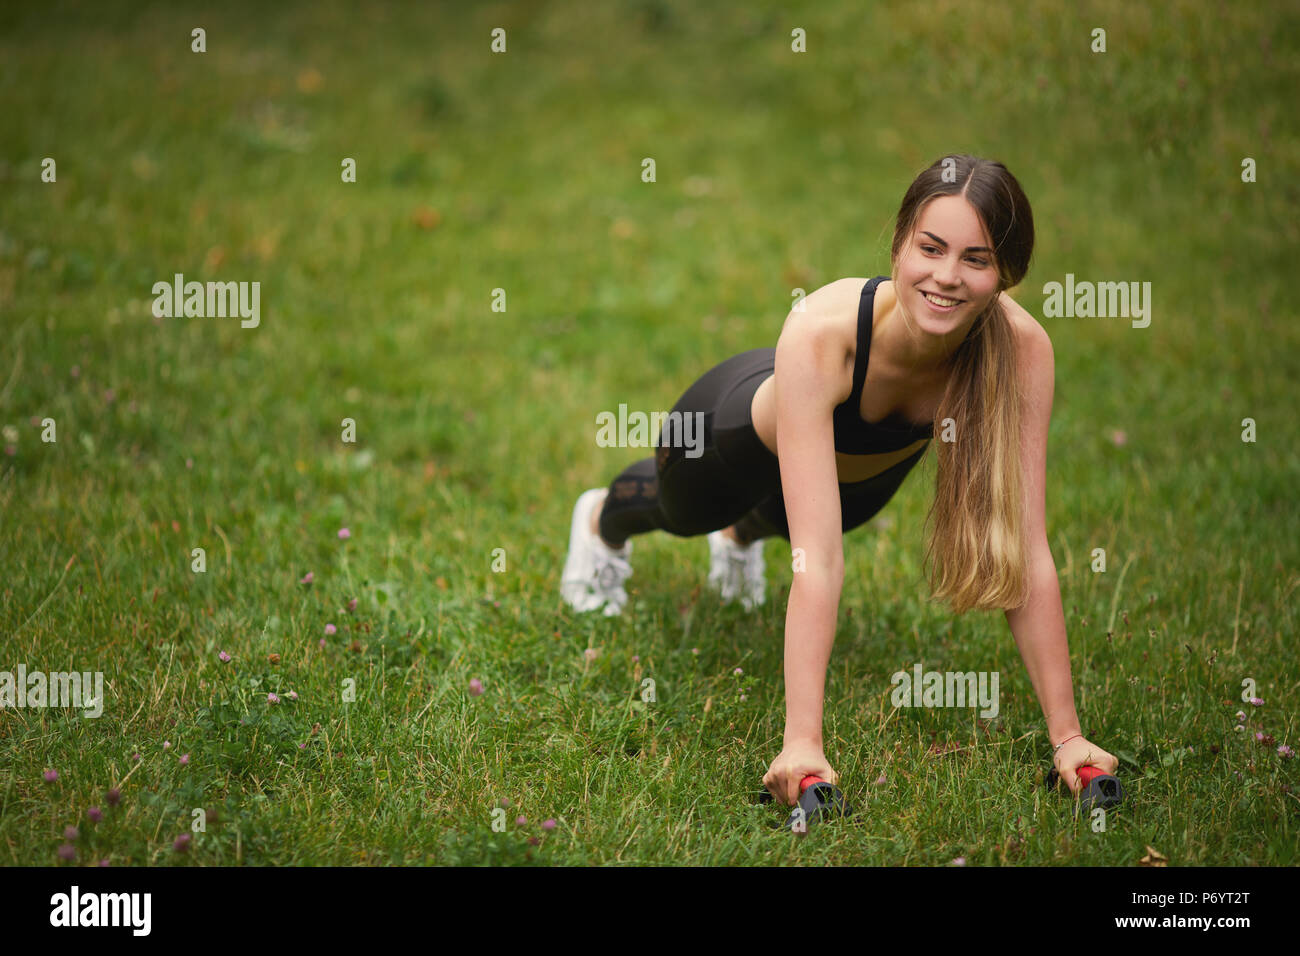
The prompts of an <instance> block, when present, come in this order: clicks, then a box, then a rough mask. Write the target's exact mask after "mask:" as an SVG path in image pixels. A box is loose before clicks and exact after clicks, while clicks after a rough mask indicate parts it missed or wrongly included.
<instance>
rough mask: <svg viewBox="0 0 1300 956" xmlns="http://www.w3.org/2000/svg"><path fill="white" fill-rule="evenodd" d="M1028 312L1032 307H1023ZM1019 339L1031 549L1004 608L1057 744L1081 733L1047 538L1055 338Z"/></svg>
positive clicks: (1034, 330) (1033, 327)
mask: <svg viewBox="0 0 1300 956" xmlns="http://www.w3.org/2000/svg"><path fill="white" fill-rule="evenodd" d="M1025 315H1026V316H1027V315H1028V313H1025ZM1024 328H1025V329H1026V332H1025V334H1023V335H1022V336H1021V337H1020V339H1019V366H1020V375H1021V386H1022V398H1023V401H1024V405H1023V412H1022V414H1021V436H1022V438H1021V446H1020V447H1021V463H1022V472H1023V475H1024V492H1025V512H1024V513H1025V520H1026V521H1027V523H1028V527H1027V529H1026V532H1027V541H1028V542H1029V545H1028V546H1029V554H1028V561H1027V566H1026V569H1025V573H1026V574H1027V575H1028V577H1029V598H1028V600H1027V601H1026V603H1025V605H1024V606H1023V607H1019V608H1011V609H1008V610H1007V612H1006V617H1007V624H1008V625H1010V627H1011V633H1012V635H1013V636H1014V637H1015V640H1016V646H1017V647H1018V648H1019V649H1020V657H1021V659H1023V660H1024V662H1025V670H1027V671H1028V672H1029V680H1030V683H1032V684H1033V685H1034V693H1035V694H1037V695H1038V703H1039V705H1040V706H1041V707H1042V709H1043V717H1044V718H1046V720H1047V734H1048V736H1049V737H1050V738H1051V741H1052V743H1053V744H1059V743H1060V742H1061V741H1062V740H1065V739H1066V738H1067V737H1069V736H1071V735H1073V734H1077V733H1080V730H1079V716H1078V714H1077V713H1076V712H1075V709H1074V684H1073V682H1072V681H1071V678H1070V647H1069V644H1068V642H1067V640H1066V635H1065V613H1064V611H1063V610H1062V608H1061V588H1060V583H1059V582H1058V581H1057V577H1056V562H1055V561H1053V560H1052V551H1051V549H1050V548H1049V547H1048V544H1047V522H1046V484H1047V429H1048V425H1049V424H1050V423H1051V419H1052V393H1053V390H1054V388H1055V381H1056V369H1055V358H1054V356H1053V354H1052V340H1051V339H1050V338H1048V335H1047V333H1046V332H1045V331H1044V330H1043V328H1042V326H1040V325H1039V324H1038V323H1037V322H1035V321H1033V319H1032V317H1029V323H1028V324H1026V325H1025V326H1024Z"/></svg>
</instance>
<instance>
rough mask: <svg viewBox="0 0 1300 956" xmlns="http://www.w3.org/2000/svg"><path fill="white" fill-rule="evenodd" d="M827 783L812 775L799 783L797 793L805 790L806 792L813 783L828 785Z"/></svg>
mask: <svg viewBox="0 0 1300 956" xmlns="http://www.w3.org/2000/svg"><path fill="white" fill-rule="evenodd" d="M828 782H829V781H826V780H823V779H822V778H821V777H816V776H813V775H812V774H809V775H808V776H806V777H804V778H803V779H802V780H800V781H799V792H800V793H803V792H804V791H805V790H807V789H808V788H809V787H811V786H812V785H813V784H815V783H828Z"/></svg>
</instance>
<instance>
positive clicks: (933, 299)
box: [921, 292, 959, 308]
mask: <svg viewBox="0 0 1300 956" xmlns="http://www.w3.org/2000/svg"><path fill="white" fill-rule="evenodd" d="M921 295H923V296H925V297H926V298H927V299H929V300H930V301H931V302H933V303H934V304H935V305H941V306H943V307H944V308H947V307H948V306H951V305H956V304H957V302H958V301H959V300H957V299H943V298H940V297H939V296H937V295H930V293H928V292H922V293H921Z"/></svg>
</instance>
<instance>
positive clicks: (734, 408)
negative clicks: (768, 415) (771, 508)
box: [597, 348, 780, 548]
mask: <svg viewBox="0 0 1300 956" xmlns="http://www.w3.org/2000/svg"><path fill="white" fill-rule="evenodd" d="M774 356H775V350H774V349H771V348H767V349H752V350H750V351H749V352H743V353H741V354H740V355H735V356H732V357H731V358H729V359H727V360H726V361H725V362H722V363H721V364H719V365H716V366H714V367H713V368H712V369H710V370H709V371H708V372H706V373H705V374H704V375H703V376H702V377H701V378H700V379H699V380H698V381H697V382H695V384H693V385H692V386H691V387H690V388H689V389H687V390H686V392H685V393H684V394H683V395H682V397H681V398H680V399H679V400H678V401H677V404H676V405H674V406H673V411H674V412H677V413H679V414H678V416H676V417H675V418H669V420H668V421H667V422H666V423H665V425H664V429H663V433H662V434H661V435H660V440H659V446H658V447H657V449H656V453H655V457H654V458H643V459H641V460H640V461H638V462H636V463H635V464H633V465H631V466H629V467H628V468H626V469H624V471H623V472H622V473H621V474H619V476H618V477H617V478H615V479H614V481H613V482H612V483H611V484H610V487H609V492H608V494H607V496H606V498H605V503H604V506H603V507H602V508H601V510H600V513H599V517H598V518H597V523H598V529H597V530H598V531H599V533H600V536H601V538H602V539H603V540H604V541H605V543H606V544H607V545H609V546H610V547H615V548H617V547H621V546H622V544H623V542H624V541H626V540H627V538H628V537H630V536H631V535H635V534H644V533H645V532H647V531H654V530H660V531H667V532H668V533H669V534H672V535H676V536H677V537H683V538H688V537H694V536H695V535H700V534H707V533H708V532H710V531H716V530H718V529H719V528H726V527H729V526H731V525H733V524H735V523H736V522H737V521H739V520H740V519H743V518H744V517H745V515H746V513H747V512H748V511H749V510H750V509H751V508H753V506H754V504H755V503H756V502H757V501H759V500H761V499H763V498H765V497H767V496H769V495H770V494H771V493H772V491H773V487H774V485H775V488H776V490H777V491H778V493H779V487H780V470H779V467H778V466H777V463H776V456H774V455H772V453H771V452H769V451H768V450H767V449H766V448H765V447H763V445H762V443H761V442H759V441H758V438H757V436H756V435H755V434H754V430H753V425H752V422H751V421H750V418H749V405H750V402H751V400H752V399H753V395H754V392H755V391H756V390H757V388H758V386H759V385H760V384H761V383H762V381H763V379H765V378H766V377H767V376H768V375H770V374H771V371H772V368H773V363H774ZM688 415H690V416H697V415H698V416H701V417H700V418H696V419H692V421H691V425H694V424H695V423H696V421H699V422H701V423H702V426H703V429H702V431H703V435H702V436H701V435H700V434H699V433H698V432H694V433H693V432H692V431H691V430H690V429H689V427H688V429H687V430H686V431H685V433H683V431H682V429H681V427H680V426H681V423H684V422H685V421H686V416H688ZM692 434H694V439H693V441H692V447H688V445H687V442H686V441H685V440H684V439H685V437H686V436H689V435H692ZM701 438H702V441H701ZM755 445H757V449H755V447H754V446H755ZM697 450H698V451H699V454H698V455H696V456H694V457H692V455H694V453H695V452H696V451H697ZM759 452H761V453H762V454H761V455H760V454H759ZM763 455H765V456H766V460H765V459H764V458H763V457H762V456H763ZM745 533H748V534H750V535H751V537H749V539H748V540H751V541H752V540H756V539H757V538H758V537H765V536H767V534H770V533H771V531H770V530H767V529H766V528H765V527H764V526H763V525H760V524H758V523H755V522H753V521H750V522H748V523H746V524H744V525H742V528H738V529H737V536H739V535H742V534H745Z"/></svg>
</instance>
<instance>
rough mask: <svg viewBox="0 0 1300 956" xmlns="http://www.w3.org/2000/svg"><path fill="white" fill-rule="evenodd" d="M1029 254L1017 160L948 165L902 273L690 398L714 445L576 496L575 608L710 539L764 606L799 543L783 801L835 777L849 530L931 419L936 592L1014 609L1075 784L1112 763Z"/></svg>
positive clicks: (718, 375) (860, 283)
mask: <svg viewBox="0 0 1300 956" xmlns="http://www.w3.org/2000/svg"><path fill="white" fill-rule="evenodd" d="M1033 245H1034V221H1033V214H1032V212H1031V210H1030V206H1029V200H1028V199H1027V198H1026V197H1025V194H1024V192H1023V190H1022V189H1021V188H1020V184H1019V183H1018V182H1017V181H1016V179H1015V177H1014V176H1012V175H1011V173H1010V172H1009V171H1008V170H1007V169H1006V167H1005V166H1003V165H1002V164H1001V163H997V162H993V161H991V160H985V159H978V158H976V157H974V156H965V155H960V156H948V157H944V158H942V159H940V160H938V161H936V162H935V163H933V164H932V165H931V166H930V167H929V168H928V169H926V170H924V171H923V172H922V173H921V174H920V175H918V176H917V177H916V179H915V180H914V181H913V183H912V185H911V186H910V187H909V188H908V190H907V193H906V194H905V195H904V197H903V202H902V205H901V206H900V208H899V211H898V217H897V220H896V222H895V228H894V237H893V243H892V246H891V260H892V273H891V275H890V276H888V277H886V276H877V277H876V278H873V279H870V280H863V279H861V278H850V279H841V280H838V281H836V282H832V283H830V284H829V285H826V286H823V287H822V288H820V289H818V290H817V291H815V292H813V293H812V294H811V295H809V296H808V297H807V298H806V300H805V301H804V303H803V307H802V308H801V309H799V310H798V311H791V312H790V314H789V315H788V316H787V318H786V321H785V325H784V327H783V328H782V330H781V335H780V337H779V338H778V340H777V344H776V347H775V348H756V349H751V350H750V351H748V352H743V353H741V354H739V355H735V356H732V357H731V358H729V359H727V360H726V361H724V362H722V363H720V364H718V365H716V366H714V367H713V368H712V369H710V370H709V371H708V372H706V373H705V374H704V375H703V376H702V377H701V378H700V379H699V380H698V381H697V382H695V383H694V384H693V385H692V386H691V387H690V388H688V389H687V390H686V392H685V393H684V394H683V395H682V396H681V398H680V399H679V400H678V402H677V404H676V405H675V406H674V408H673V412H674V414H677V413H680V414H679V415H678V416H677V417H678V418H679V420H684V419H685V417H686V416H688V415H702V416H703V423H704V427H703V432H704V441H703V451H702V453H700V454H698V455H696V456H695V457H689V456H687V455H685V454H684V452H683V444H684V443H683V441H682V437H683V436H682V435H681V434H680V430H679V431H678V432H674V430H673V429H672V428H671V427H668V426H666V427H665V428H664V430H663V433H662V435H661V437H660V442H659V446H658V450H657V453H656V455H655V457H653V458H645V459H642V460H641V461H638V462H636V463H635V464H633V465H631V466H629V467H628V468H626V469H624V471H623V472H622V473H621V474H620V475H619V476H618V477H617V478H615V479H614V481H613V482H612V483H611V484H610V486H609V489H608V490H606V489H603V488H591V489H589V490H587V491H586V492H584V493H583V494H582V495H581V496H580V497H579V498H578V502H577V504H576V505H575V506H574V509H573V519H572V523H571V526H570V538H569V554H568V557H567V559H566V561H565V566H564V571H563V573H562V576H561V585H560V589H561V594H562V595H563V597H564V599H565V600H566V601H567V602H568V603H569V604H570V605H572V606H573V607H574V608H576V609H577V610H580V611H586V610H595V609H598V608H603V610H604V613H605V614H606V615H612V614H618V613H620V612H621V610H622V608H623V606H624V605H625V604H626V602H627V592H626V591H625V590H624V588H623V582H624V581H625V580H626V579H627V577H628V576H629V575H631V573H632V568H631V564H630V563H629V560H628V559H629V557H630V555H631V548H632V542H631V540H630V538H631V537H632V536H633V535H637V534H643V533H645V532H647V531H652V530H662V531H667V532H668V533H669V534H673V535H676V536H678V537H691V536H694V535H699V534H706V533H707V534H708V536H709V548H710V556H711V560H712V568H711V570H710V573H709V581H710V584H712V585H714V586H715V587H716V588H717V589H718V590H720V591H721V593H722V596H723V598H724V599H730V598H732V597H736V596H738V595H740V596H741V597H742V601H743V602H744V603H745V605H746V606H747V607H752V606H754V605H756V604H760V603H762V601H763V599H764V590H765V574H764V566H763V552H762V539H763V538H765V537H771V536H778V535H779V536H781V537H783V538H786V539H787V540H788V541H789V542H790V544H791V547H792V555H791V556H792V559H793V561H792V567H793V570H794V579H793V583H792V585H791V589H790V597H789V604H788V607H787V609H786V630H785V640H786V645H785V680H786V730H785V741H784V747H783V749H782V752H781V754H780V755H779V756H778V757H777V758H776V759H775V760H774V761H773V762H772V765H771V767H770V768H769V770H768V774H767V776H765V777H764V782H765V784H766V785H767V786H768V788H769V790H771V792H772V793H773V794H774V795H776V796H777V797H779V798H780V799H782V800H783V801H784V802H785V803H787V804H793V803H794V802H795V801H796V800H797V799H798V787H799V782H800V780H801V779H802V778H803V777H804V776H807V775H815V776H818V777H821V778H822V779H824V780H827V781H829V782H831V783H832V784H833V783H834V782H835V780H836V777H835V773H834V771H833V770H832V769H831V768H830V765H829V764H828V763H827V761H826V758H825V756H824V754H823V753H822V744H821V724H822V704H823V691H824V685H825V676H826V666H827V663H828V661H829V659H830V651H831V645H832V643H833V641H834V636H835V630H836V617H837V613H838V608H839V600H840V590H841V587H842V585H843V580H844V554H843V535H844V533H845V532H847V531H849V530H851V529H853V528H856V527H858V526H860V525H862V524H863V523H865V522H866V521H867V520H869V519H870V518H871V517H872V516H873V515H875V514H876V513H877V512H878V511H879V510H880V509H881V508H883V507H884V506H885V504H886V503H887V502H888V501H889V500H890V498H891V497H892V496H893V495H894V493H895V492H896V491H897V489H898V487H899V486H900V485H901V483H902V481H903V479H904V478H905V477H906V475H907V474H908V473H909V472H910V471H911V469H912V468H913V467H914V466H915V465H916V464H917V462H918V461H919V460H920V459H921V457H923V456H924V454H925V452H926V449H927V448H928V447H929V445H930V441H931V439H932V438H933V437H934V435H935V431H936V426H937V428H938V433H939V437H940V441H939V443H938V446H937V454H936V458H937V468H936V481H935V496H934V502H933V504H932V506H931V509H930V513H929V516H928V518H927V525H929V540H928V542H927V548H926V565H927V570H928V573H929V576H930V584H931V589H932V593H933V596H934V597H935V598H936V599H943V600H947V601H948V602H949V604H950V605H951V607H952V609H953V611H954V612H955V613H959V614H960V613H963V612H965V611H968V610H972V609H994V608H1001V609H1003V610H1004V611H1005V612H1006V615H1007V621H1008V623H1009V625H1010V626H1011V630H1012V632H1013V634H1014V636H1015V639H1016V642H1017V644H1018V646H1019V648H1020V651H1021V656H1022V658H1023V659H1024V662H1025V666H1026V669H1027V670H1028V672H1029V676H1030V679H1031V681H1032V683H1033V686H1034V689H1035V691H1036V692H1037V693H1038V695H1039V703H1040V705H1041V706H1042V709H1043V714H1044V717H1045V718H1046V719H1047V723H1048V732H1049V735H1050V737H1051V739H1052V740H1053V741H1057V740H1059V741H1060V744H1059V745H1058V747H1057V754H1056V759H1057V766H1058V769H1059V770H1060V772H1061V774H1062V776H1063V777H1064V778H1065V780H1066V782H1067V783H1068V784H1069V785H1070V786H1071V787H1072V788H1074V789H1076V790H1077V789H1078V786H1079V780H1078V775H1077V773H1076V768H1077V767H1078V766H1081V765H1083V764H1085V763H1092V764H1093V765H1095V766H1099V767H1100V768H1101V769H1103V770H1104V771H1105V772H1107V773H1110V772H1113V771H1114V769H1115V766H1116V761H1115V758H1114V757H1113V756H1112V755H1110V754H1108V753H1106V751H1104V750H1102V749H1101V748H1100V747H1097V746H1095V745H1093V744H1090V743H1089V742H1088V741H1086V740H1085V739H1084V738H1083V735H1082V733H1080V732H1079V727H1078V717H1077V715H1076V713H1075V709H1074V692H1073V686H1072V684H1071V680H1070V665H1069V650H1068V647H1067V644H1066V640H1065V621H1064V615H1063V613H1062V610H1061V600H1060V590H1059V585H1058V582H1057V578H1056V568H1055V565H1054V563H1053V561H1052V555H1051V551H1050V549H1049V548H1048V546H1047V535H1046V528H1045V521H1044V500H1045V497H1044V482H1045V470H1046V456H1047V428H1048V421H1049V418H1050V415H1051V404H1052V389H1053V381H1054V372H1053V359H1052V349H1051V342H1050V340H1049V339H1048V338H1047V334H1046V332H1044V331H1043V329H1042V327H1041V326H1040V325H1039V324H1038V323H1037V322H1036V321H1035V320H1034V318H1033V317H1032V316H1030V315H1029V313H1028V312H1026V311H1025V310H1024V309H1022V308H1021V307H1020V306H1019V305H1017V304H1016V303H1015V302H1014V301H1012V299H1011V298H1010V297H1009V296H1008V295H1007V294H1006V290H1007V289H1009V288H1012V287H1013V286H1015V285H1017V284H1018V283H1019V282H1020V281H1021V280H1022V279H1023V278H1024V277H1025V275H1026V273H1027V272H1028V269H1029V260H1030V256H1031V254H1032V251H1033ZM670 425H671V422H670ZM724 529H725V530H724Z"/></svg>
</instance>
